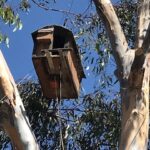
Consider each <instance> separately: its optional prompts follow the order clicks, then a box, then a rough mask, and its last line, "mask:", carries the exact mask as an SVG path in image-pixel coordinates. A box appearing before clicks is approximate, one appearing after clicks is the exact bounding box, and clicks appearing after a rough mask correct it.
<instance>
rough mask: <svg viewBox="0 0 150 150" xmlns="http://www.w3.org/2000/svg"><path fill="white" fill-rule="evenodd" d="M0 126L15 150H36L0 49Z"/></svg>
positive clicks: (28, 124)
mask: <svg viewBox="0 0 150 150" xmlns="http://www.w3.org/2000/svg"><path fill="white" fill-rule="evenodd" d="M0 128H1V129H3V130H4V131H5V132H6V133H7V134H8V136H9V137H10V139H11V142H12V145H13V148H14V149H15V150H38V149H39V147H38V144H37V142H36V139H35V137H34V134H33V133H32V131H31V127H30V123H29V121H28V118H27V116H26V113H25V108H24V106H23V103H22V100H21V98H20V95H19V93H18V90H17V87H16V84H15V82H14V79H13V77H12V75H11V73H10V71H9V69H8V66H7V64H6V62H5V59H4V57H3V55H2V53H1V51H0Z"/></svg>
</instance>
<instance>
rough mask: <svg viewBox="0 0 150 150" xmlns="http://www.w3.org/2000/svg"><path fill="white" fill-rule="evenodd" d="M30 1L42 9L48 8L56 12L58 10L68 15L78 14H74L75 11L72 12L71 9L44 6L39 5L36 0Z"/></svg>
mask: <svg viewBox="0 0 150 150" xmlns="http://www.w3.org/2000/svg"><path fill="white" fill-rule="evenodd" d="M32 2H33V3H34V4H36V5H37V6H38V7H40V8H42V9H44V10H46V11H48V10H50V11H56V12H60V13H66V14H70V15H73V16H78V14H75V13H73V12H71V11H67V10H62V9H55V8H49V7H46V6H44V5H41V4H40V3H38V2H36V0H32Z"/></svg>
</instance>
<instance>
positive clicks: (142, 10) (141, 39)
mask: <svg viewBox="0 0 150 150" xmlns="http://www.w3.org/2000/svg"><path fill="white" fill-rule="evenodd" d="M139 1H140V2H139V7H138V20H137V24H138V25H137V40H136V47H137V48H142V49H143V50H144V51H145V50H146V49H145V48H146V47H145V46H144V44H146V41H147V40H149V39H150V35H149V34H150V33H148V32H149V28H150V27H149V26H150V25H149V24H150V0H139ZM148 37H149V38H148ZM149 43H150V42H149Z"/></svg>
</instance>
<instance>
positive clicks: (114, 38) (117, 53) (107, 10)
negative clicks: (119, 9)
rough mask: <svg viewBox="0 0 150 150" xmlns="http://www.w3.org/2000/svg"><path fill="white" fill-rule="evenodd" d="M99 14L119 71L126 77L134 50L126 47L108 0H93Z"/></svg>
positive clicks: (123, 36)
mask: <svg viewBox="0 0 150 150" xmlns="http://www.w3.org/2000/svg"><path fill="white" fill-rule="evenodd" d="M93 1H94V3H95V6H96V9H97V12H98V14H99V16H100V17H101V18H102V20H103V23H104V25H105V28H106V30H107V33H108V36H109V39H110V43H111V46H112V50H113V53H114V57H115V60H116V63H117V65H118V69H119V72H121V74H122V77H123V78H128V76H129V73H130V69H131V65H132V63H133V60H134V54H135V51H133V50H129V49H128V44H127V41H126V38H125V35H124V33H123V30H122V28H121V25H120V22H119V20H118V17H117V15H116V13H115V11H114V8H113V6H112V3H111V1H110V0H93Z"/></svg>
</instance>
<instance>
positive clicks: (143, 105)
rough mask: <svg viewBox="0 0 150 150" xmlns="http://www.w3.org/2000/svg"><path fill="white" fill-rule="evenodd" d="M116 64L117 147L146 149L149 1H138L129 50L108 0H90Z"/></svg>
mask: <svg viewBox="0 0 150 150" xmlns="http://www.w3.org/2000/svg"><path fill="white" fill-rule="evenodd" d="M93 1H94V3H95V6H96V9H97V12H98V14H99V16H100V17H101V19H102V20H103V22H104V25H105V27H106V30H107V33H108V36H109V39H110V43H111V46H112V50H113V55H114V58H115V61H116V64H117V71H116V75H117V77H118V79H119V82H120V93H121V103H122V122H121V137H120V143H119V149H120V150H146V149H147V144H148V131H149V80H150V79H149V78H150V54H149V51H150V0H139V3H138V14H137V15H138V16H137V31H136V32H137V35H136V36H137V37H136V39H137V41H135V45H136V46H135V48H134V49H130V48H129V47H128V43H127V41H126V38H125V35H124V33H123V31H122V28H121V25H120V23H119V20H118V17H117V15H116V13H115V11H114V8H113V6H112V3H111V1H110V0H93Z"/></svg>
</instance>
